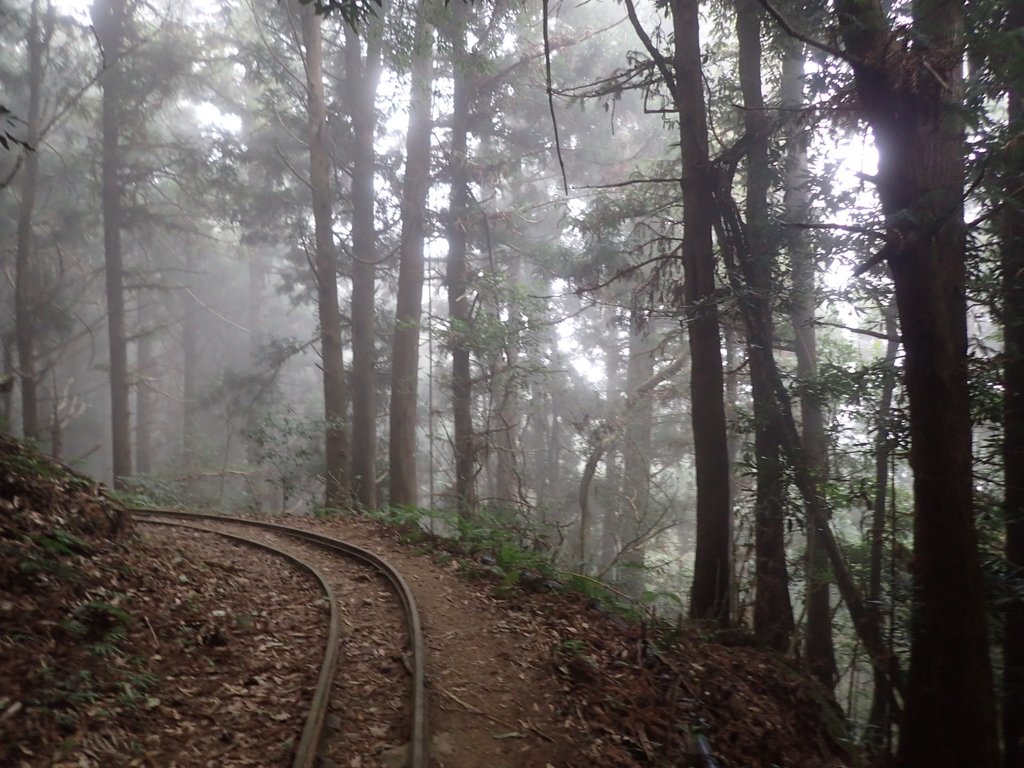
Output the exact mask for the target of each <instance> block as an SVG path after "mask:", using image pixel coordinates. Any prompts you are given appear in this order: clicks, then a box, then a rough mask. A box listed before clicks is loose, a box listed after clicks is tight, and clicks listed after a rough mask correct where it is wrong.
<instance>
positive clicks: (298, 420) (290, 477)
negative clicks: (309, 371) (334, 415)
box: [243, 408, 325, 508]
mask: <svg viewBox="0 0 1024 768" xmlns="http://www.w3.org/2000/svg"><path fill="white" fill-rule="evenodd" d="M324 431H325V423H324V420H323V419H321V418H313V417H302V416H298V415H296V412H295V410H294V409H292V408H288V409H287V410H286V411H285V412H284V413H273V412H270V413H267V414H265V415H264V416H263V418H262V419H261V420H260V421H259V422H257V423H256V424H254V425H252V426H251V427H249V428H247V429H245V430H244V431H243V435H244V436H245V438H246V439H247V440H248V441H249V444H250V445H251V446H252V448H253V450H254V452H255V459H256V463H257V464H258V465H260V466H263V467H265V468H268V469H269V470H270V471H271V474H272V478H273V479H272V482H273V483H274V485H276V486H277V487H278V488H280V490H281V497H282V505H283V507H284V508H287V507H288V505H289V503H290V502H291V501H292V500H293V499H294V498H295V497H296V496H297V495H299V494H300V493H302V492H306V493H308V494H309V496H310V501H312V497H313V495H314V494H313V492H312V487H313V485H314V483H313V482H312V479H313V478H315V477H316V476H317V474H318V472H319V471H320V468H321V464H322V460H323V435H324Z"/></svg>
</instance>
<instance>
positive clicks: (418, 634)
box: [128, 507, 428, 768]
mask: <svg viewBox="0 0 1024 768" xmlns="http://www.w3.org/2000/svg"><path fill="white" fill-rule="evenodd" d="M128 511H129V512H131V513H132V514H133V515H137V516H140V517H173V518H179V519H183V520H209V521H213V522H219V523H227V524H231V525H247V526H251V527H255V528H262V529H264V530H267V531H272V532H274V533H277V534H280V535H283V536H290V537H292V538H294V539H299V540H301V541H306V542H309V543H311V544H316V545H317V546H320V547H323V548H325V549H328V550H332V551H334V552H340V553H342V554H344V555H345V556H346V557H349V558H351V559H354V560H359V561H361V562H363V563H365V564H366V565H369V566H370V567H372V568H373V569H375V570H377V571H378V572H380V573H381V574H383V575H384V576H385V577H386V578H387V579H388V581H389V582H390V583H391V586H392V588H393V589H394V590H395V593H396V595H397V596H398V599H399V600H400V601H401V603H402V607H403V609H404V611H405V618H406V623H407V625H408V627H409V642H410V645H411V650H412V733H411V734H410V737H409V762H408V765H409V768H426V766H427V756H428V752H427V729H426V709H427V708H426V692H425V684H424V681H425V678H426V672H425V669H426V644H425V642H424V640H423V631H422V628H421V626H420V617H419V612H418V611H417V609H416V599H415V598H414V597H413V594H412V590H411V589H410V588H409V585H408V584H407V583H406V581H405V579H404V578H402V574H400V573H399V572H398V571H397V570H395V569H394V568H393V567H392V566H391V565H390V564H389V563H388V562H387V561H386V560H384V559H383V558H382V557H380V556H379V555H376V554H374V553H373V552H370V551H369V550H366V549H363V548H362V547H357V546H355V545H354V544H349V543H348V542H346V541H341V540H340V539H335V538H332V537H330V536H323V535H321V534H319V533H314V532H312V531H306V530H303V529H302V528H293V527H291V526H288V525H280V524H277V523H267V522H263V521H261V520H246V519H243V518H238V517H229V516H227V515H215V514H212V513H207V512H185V511H182V510H171V509H143V508H136V507H133V508H129V510H128ZM143 522H155V521H151V520H145V521H143ZM186 527H192V528H198V529H199V530H203V531H208V532H210V533H215V534H218V535H223V536H227V537H229V538H237V539H239V540H243V541H248V542H251V543H254V544H256V545H258V546H262V547H263V548H265V549H269V550H271V551H277V550H276V549H275V548H274V547H271V546H270V545H265V544H263V543H262V542H255V541H252V540H249V539H245V537H243V536H237V535H236V534H232V533H228V532H225V531H219V530H216V529H213V528H203V527H201V526H194V525H192V526H186ZM281 554H284V555H285V557H288V558H289V559H290V560H292V561H293V562H299V560H298V558H295V557H293V556H290V555H288V554H287V553H281ZM305 567H309V568H310V570H313V571H314V572H315V570H314V569H313V568H312V567H310V566H305ZM318 578H319V575H318ZM321 581H322V579H321ZM323 583H324V584H325V586H326V582H323ZM334 610H335V607H334V600H333V597H332V599H331V612H332V616H333V614H334ZM330 638H331V639H330V640H329V641H328V642H329V643H330V644H331V647H332V648H333V649H336V648H337V645H338V643H337V636H336V635H334V634H333V633H331V634H330ZM329 652H331V653H334V654H335V655H336V650H335V651H331V650H330V649H329ZM326 664H327V656H326V655H325V658H324V665H325V666H324V667H321V672H320V680H319V681H318V683H317V689H316V693H315V694H314V696H313V705H312V706H311V708H310V718H309V719H307V722H306V728H305V729H304V730H303V736H302V741H301V742H300V745H299V751H297V752H296V757H295V763H294V764H293V768H308V766H311V765H312V764H313V763H312V762H309V763H306V762H302V763H300V762H299V760H300V757H301V758H302V759H303V760H306V759H310V760H315V757H316V752H317V750H316V746H317V745H318V744H319V740H320V734H321V731H322V727H323V718H324V716H325V715H326V712H327V706H326V703H327V695H328V693H329V691H330V683H331V680H332V678H333V669H334V662H333V661H332V662H331V667H330V669H329V670H326V671H325V667H326ZM314 710H320V712H319V713H316V712H314ZM314 716H315V717H317V718H319V723H318V724H316V725H315V727H314V726H313V725H311V723H310V719H312V718H313V717H314ZM303 750H305V753H304V754H303Z"/></svg>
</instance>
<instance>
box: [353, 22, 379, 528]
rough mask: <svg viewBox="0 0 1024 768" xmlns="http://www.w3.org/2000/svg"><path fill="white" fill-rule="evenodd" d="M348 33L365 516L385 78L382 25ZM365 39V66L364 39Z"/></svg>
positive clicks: (357, 392) (358, 431) (356, 462)
mask: <svg viewBox="0 0 1024 768" xmlns="http://www.w3.org/2000/svg"><path fill="white" fill-rule="evenodd" d="M382 23H383V22H382V21H381V20H379V19H376V18H374V19H373V20H369V21H367V26H366V28H365V30H360V31H358V32H357V31H356V30H355V29H354V28H353V27H352V26H351V25H349V26H346V28H345V76H346V78H347V80H348V103H349V109H350V110H351V112H350V114H351V116H352V132H353V138H354V141H353V145H352V152H353V160H352V256H353V264H352V453H351V461H352V480H351V482H352V495H353V498H354V499H355V500H356V501H358V502H359V504H360V505H361V506H362V508H363V509H364V510H373V509H376V508H377V477H376V476H377V381H376V357H377V352H376V346H375V334H374V290H375V285H374V284H375V280H376V277H375V275H376V271H377V266H376V261H377V235H376V231H375V222H374V202H375V200H376V195H375V194H374V191H373V175H374V171H375V170H376V165H377V163H376V153H375V151H374V134H375V133H376V127H377V109H376V97H377V83H378V82H379V81H380V73H381V48H380V45H381V43H380V37H381V26H380V25H381V24H382ZM364 34H365V35H366V37H367V52H366V60H365V61H364V60H363V56H362V35H364Z"/></svg>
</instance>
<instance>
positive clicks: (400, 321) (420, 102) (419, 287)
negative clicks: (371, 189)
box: [388, 0, 434, 507]
mask: <svg viewBox="0 0 1024 768" xmlns="http://www.w3.org/2000/svg"><path fill="white" fill-rule="evenodd" d="M425 5H426V3H425V0H420V2H419V4H418V13H419V15H418V17H417V20H416V35H415V42H414V45H415V49H414V50H413V59H412V78H411V79H412V82H411V84H410V88H409V129H408V132H407V133H406V140H405V181H404V185H403V187H402V240H401V244H400V257H399V258H400V261H399V268H398V297H397V299H396V307H395V334H394V339H393V340H392V351H391V408H390V436H389V440H388V451H389V459H390V489H389V501H390V503H391V504H394V505H397V506H406V507H415V506H416V504H417V499H418V491H419V486H418V483H417V481H416V423H417V418H416V414H417V410H418V407H417V406H418V404H419V396H418V384H419V363H420V316H421V313H422V303H423V270H424V264H423V238H424V236H425V233H426V221H425V219H426V216H425V213H426V210H425V209H426V204H427V192H428V190H429V189H430V132H431V129H432V127H433V123H432V121H431V118H430V112H431V95H432V89H433V80H434V72H433V69H434V67H433V60H432V58H431V54H432V51H433V28H432V27H431V26H430V23H429V22H427V20H426V18H425V15H424V14H425V11H426V8H425Z"/></svg>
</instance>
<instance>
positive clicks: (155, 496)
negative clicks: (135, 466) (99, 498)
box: [108, 475, 195, 507]
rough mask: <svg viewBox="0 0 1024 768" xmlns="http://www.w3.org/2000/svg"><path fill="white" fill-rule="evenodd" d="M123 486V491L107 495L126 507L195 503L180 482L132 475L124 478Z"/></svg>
mask: <svg viewBox="0 0 1024 768" xmlns="http://www.w3.org/2000/svg"><path fill="white" fill-rule="evenodd" d="M124 485H125V487H124V490H121V491H109V492H108V495H109V496H110V497H111V498H113V499H115V500H117V501H119V502H120V503H122V504H124V505H125V506H126V507H189V506H193V505H194V503H195V500H194V499H193V498H192V497H191V496H190V494H189V493H188V490H187V488H186V485H185V482H184V481H182V480H169V479H167V478H161V477H154V476H152V475H132V476H131V477H128V478H125V480H124Z"/></svg>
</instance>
